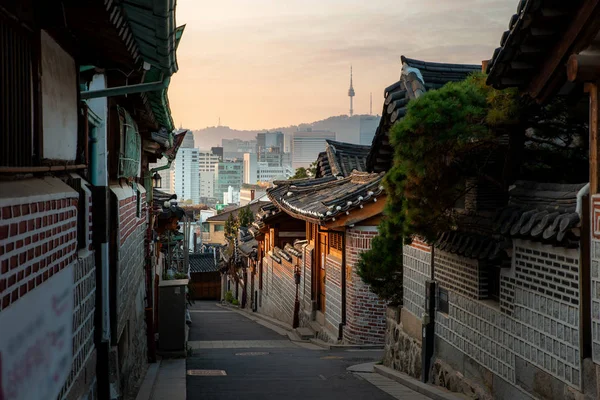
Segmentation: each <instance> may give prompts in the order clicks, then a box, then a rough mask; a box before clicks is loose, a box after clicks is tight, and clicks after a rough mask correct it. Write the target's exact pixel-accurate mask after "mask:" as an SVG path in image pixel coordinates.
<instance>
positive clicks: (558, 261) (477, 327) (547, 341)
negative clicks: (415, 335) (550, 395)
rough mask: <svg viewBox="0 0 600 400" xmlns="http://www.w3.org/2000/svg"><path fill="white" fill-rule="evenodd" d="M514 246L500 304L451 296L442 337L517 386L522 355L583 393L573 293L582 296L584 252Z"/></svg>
mask: <svg viewBox="0 0 600 400" xmlns="http://www.w3.org/2000/svg"><path fill="white" fill-rule="evenodd" d="M513 246H514V258H513V267H512V271H511V273H512V274H503V276H502V277H501V281H500V285H501V288H500V304H499V305H498V304H496V303H491V302H489V301H485V302H484V301H476V300H473V299H472V298H469V297H468V296H465V295H464V294H461V293H458V292H456V291H450V311H449V314H448V315H444V314H441V313H437V319H436V334H437V335H438V336H439V337H440V338H442V339H444V340H446V341H447V342H448V343H450V344H451V345H453V346H455V347H456V348H458V349H459V350H461V351H462V352H464V353H465V354H467V355H468V356H469V357H471V358H473V359H474V360H475V361H477V362H478V363H480V364H481V365H483V366H484V367H486V368H488V369H489V370H491V371H492V372H494V373H495V374H497V375H499V376H500V377H502V378H504V379H506V380H507V381H509V382H511V383H513V384H514V383H515V356H516V355H518V356H520V357H521V358H523V359H525V360H526V361H528V362H530V363H532V364H534V365H535V366H537V367H538V368H540V369H542V370H544V371H546V372H547V373H548V374H550V375H552V376H554V377H556V378H557V379H559V380H561V381H563V382H565V383H567V384H569V385H571V386H573V387H575V388H578V389H580V388H581V386H582V381H581V359H580V350H579V349H580V343H579V314H578V302H579V298H578V297H577V295H576V296H573V295H571V294H570V293H569V290H571V289H574V290H575V292H574V293H578V288H577V284H578V274H579V270H578V268H579V266H578V260H579V250H574V249H565V248H558V247H552V246H549V245H543V244H539V243H534V242H529V241H523V240H515V241H514V243H513ZM439 252H440V253H443V252H442V251H439ZM444 257H446V258H451V257H456V258H457V262H459V261H462V260H460V258H459V257H458V256H453V255H450V254H448V253H446V254H444ZM436 262H437V257H436ZM436 268H437V264H436ZM512 276H514V278H513V277H512ZM551 285H553V286H551ZM498 306H499V307H498ZM511 312H512V315H511Z"/></svg>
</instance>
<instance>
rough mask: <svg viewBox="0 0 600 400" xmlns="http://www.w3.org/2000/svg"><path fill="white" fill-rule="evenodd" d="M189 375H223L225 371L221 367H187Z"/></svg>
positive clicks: (225, 373)
mask: <svg viewBox="0 0 600 400" xmlns="http://www.w3.org/2000/svg"><path fill="white" fill-rule="evenodd" d="M187 374H188V375H190V376H225V375H227V372H225V371H223V370H222V369H188V372H187Z"/></svg>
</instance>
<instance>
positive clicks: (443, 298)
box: [437, 286, 450, 314]
mask: <svg viewBox="0 0 600 400" xmlns="http://www.w3.org/2000/svg"><path fill="white" fill-rule="evenodd" d="M437 300H438V301H437V310H438V311H439V312H441V313H444V314H448V313H449V312H450V303H449V299H448V290H447V289H444V288H442V287H440V286H438V297H437Z"/></svg>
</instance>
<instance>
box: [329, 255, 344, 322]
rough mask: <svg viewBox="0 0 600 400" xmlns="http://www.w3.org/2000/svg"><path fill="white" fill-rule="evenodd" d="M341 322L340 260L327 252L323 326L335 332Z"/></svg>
mask: <svg viewBox="0 0 600 400" xmlns="http://www.w3.org/2000/svg"><path fill="white" fill-rule="evenodd" d="M341 323H342V260H340V259H339V258H338V257H336V256H333V255H331V254H328V255H327V257H326V259H325V327H326V328H327V329H329V330H330V331H331V333H337V332H338V330H339V324H341Z"/></svg>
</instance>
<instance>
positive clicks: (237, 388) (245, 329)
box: [187, 302, 408, 400]
mask: <svg viewBox="0 0 600 400" xmlns="http://www.w3.org/2000/svg"><path fill="white" fill-rule="evenodd" d="M192 320H193V323H192V327H191V330H190V338H189V339H190V342H189V343H190V345H191V347H193V348H194V350H193V352H192V355H191V356H188V359H187V370H188V372H187V373H188V375H187V399H188V400H200V399H202V400H229V399H231V400H234V399H235V400H238V399H244V400H254V399H256V400H266V399H285V400H295V399H298V400H300V399H302V400H306V399H311V400H318V399H329V400H333V399H343V400H359V399H368V400H393V399H394V397H392V396H390V395H389V394H387V393H385V392H383V391H382V390H380V389H379V388H377V387H376V386H374V385H373V384H371V383H369V382H368V381H366V380H365V379H363V378H361V377H360V376H358V375H355V374H352V373H349V372H347V371H346V368H347V367H349V366H351V365H355V364H360V363H364V362H370V361H378V360H379V359H380V358H381V356H382V353H381V351H372V350H369V351H347V350H332V351H325V350H309V349H306V348H302V347H299V346H297V345H295V344H294V343H293V342H291V341H289V340H288V338H287V336H284V335H279V334H277V333H276V332H274V331H272V330H270V329H268V328H266V327H264V326H262V325H259V324H257V323H256V322H254V321H252V320H250V319H248V318H246V317H245V316H243V315H240V314H239V313H237V312H235V311H229V310H224V309H223V308H220V307H218V306H216V305H215V304H214V302H196V305H195V306H194V308H193V310H192ZM206 370H209V371H206ZM214 371H217V372H220V371H224V373H225V374H226V375H219V376H214V375H212V376H211V375H208V376H207V375H205V374H211V373H215V372H214ZM190 374H203V375H200V376H199V375H190ZM407 399H408V397H407Z"/></svg>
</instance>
